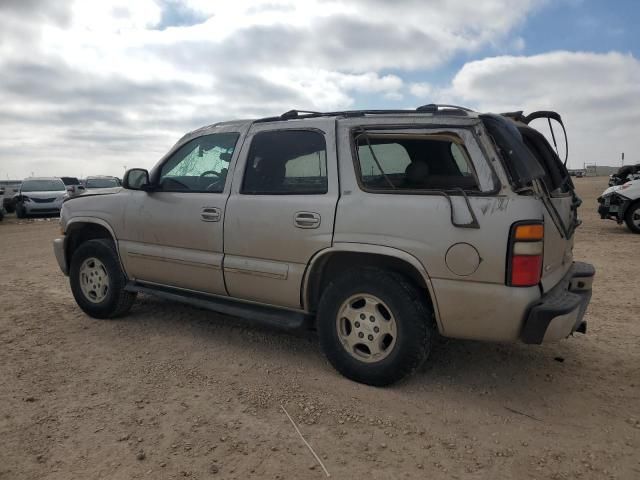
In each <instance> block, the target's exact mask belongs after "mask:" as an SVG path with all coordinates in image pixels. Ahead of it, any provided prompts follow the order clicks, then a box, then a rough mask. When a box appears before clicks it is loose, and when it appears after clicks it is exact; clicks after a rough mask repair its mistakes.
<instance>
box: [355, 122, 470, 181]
mask: <svg viewBox="0 0 640 480" xmlns="http://www.w3.org/2000/svg"><path fill="white" fill-rule="evenodd" d="M355 141H356V147H357V151H358V164H359V167H360V180H361V183H362V185H363V187H364V188H365V189H369V190H388V191H394V190H452V189H457V188H462V189H464V190H477V189H478V183H477V181H476V178H475V175H474V173H473V167H472V165H471V163H470V160H469V157H468V154H467V151H466V149H465V148H464V146H463V145H462V144H460V143H458V142H459V140H458V139H457V138H454V137H452V136H451V135H415V134H410V135H407V134H401V135H393V134H376V135H371V134H369V135H366V134H361V135H359V136H358V137H357V138H356V140H355Z"/></svg>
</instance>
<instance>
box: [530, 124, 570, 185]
mask: <svg viewBox="0 0 640 480" xmlns="http://www.w3.org/2000/svg"><path fill="white" fill-rule="evenodd" d="M520 133H521V134H522V140H523V141H524V144H525V145H526V146H527V148H528V149H529V151H530V152H531V153H532V154H533V156H534V157H535V158H536V160H538V162H540V165H542V168H544V171H545V175H544V176H543V177H542V181H543V182H544V183H545V185H546V187H547V190H549V192H551V193H552V194H561V193H567V192H569V191H571V190H572V189H573V183H572V182H571V178H570V177H569V172H568V171H567V169H566V167H565V166H564V165H563V164H562V161H561V160H560V158H559V157H558V155H557V154H556V152H555V151H554V150H553V149H552V148H551V145H549V142H547V139H546V138H544V135H542V134H541V133H540V132H538V131H537V130H535V129H533V128H531V127H521V128H520Z"/></svg>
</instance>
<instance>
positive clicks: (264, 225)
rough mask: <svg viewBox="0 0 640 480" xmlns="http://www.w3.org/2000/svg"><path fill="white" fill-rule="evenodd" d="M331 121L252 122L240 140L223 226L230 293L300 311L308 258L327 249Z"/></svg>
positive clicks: (332, 198) (334, 177)
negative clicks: (236, 165) (244, 138)
mask: <svg viewBox="0 0 640 480" xmlns="http://www.w3.org/2000/svg"><path fill="white" fill-rule="evenodd" d="M336 162H337V158H336V150H335V121H334V120H331V119H326V118H324V119H323V118H319V119H306V120H303V121H288V122H282V123H278V124H274V123H256V124H254V125H253V126H252V127H251V130H250V132H249V135H248V137H247V140H246V141H245V142H244V145H243V148H242V152H241V153H240V158H239V160H238V167H237V168H236V171H235V174H234V179H233V187H232V191H231V196H230V197H229V201H228V203H227V212H226V216H225V226H224V250H225V257H224V279H225V284H226V286H227V290H228V292H229V295H230V296H232V297H237V298H241V299H245V300H253V301H258V302H262V303H268V304H274V305H278V306H284V307H291V308H300V307H301V299H300V291H301V286H302V279H303V276H304V272H305V269H306V266H307V264H308V262H309V260H310V259H311V257H312V256H313V255H314V254H316V253H317V252H319V251H320V250H322V249H324V248H328V247H330V246H331V243H332V238H333V226H334V216H335V209H336V204H337V201H338V191H339V190H338V174H337V163H336Z"/></svg>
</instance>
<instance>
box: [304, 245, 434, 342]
mask: <svg viewBox="0 0 640 480" xmlns="http://www.w3.org/2000/svg"><path fill="white" fill-rule="evenodd" d="M365 266H368V267H377V268H383V269H387V270H391V271H394V272H397V273H400V274H402V275H404V276H405V277H407V278H409V280H411V281H412V282H413V283H414V284H415V285H417V286H418V287H419V288H422V289H424V290H426V292H427V296H428V301H429V303H430V305H431V307H432V309H433V314H434V316H435V319H436V323H437V325H438V329H439V330H440V331H441V332H442V331H443V330H442V327H441V323H440V314H439V312H438V304H437V301H436V297H435V294H434V291H433V285H432V283H431V278H430V277H429V274H428V273H427V270H426V269H425V268H424V266H423V265H422V263H421V262H420V261H419V260H418V259H417V258H416V257H414V256H413V255H411V254H409V253H407V252H405V251H403V250H398V249H395V248H392V247H385V246H382V245H371V244H356V243H349V244H334V246H333V247H331V248H327V249H325V250H322V251H320V252H318V253H317V254H316V255H315V256H314V257H313V258H312V259H311V261H310V262H309V264H308V265H307V269H306V272H305V276H304V279H303V284H302V291H301V302H302V306H303V308H304V309H305V310H307V311H309V312H314V311H315V310H316V307H317V305H318V302H319V300H320V296H321V295H322V291H323V289H324V287H325V286H326V285H327V284H328V283H329V281H330V280H331V279H332V278H335V277H336V276H338V275H340V273H342V272H344V271H346V270H348V269H351V268H357V267H365Z"/></svg>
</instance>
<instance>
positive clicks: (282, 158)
mask: <svg viewBox="0 0 640 480" xmlns="http://www.w3.org/2000/svg"><path fill="white" fill-rule="evenodd" d="M240 193H243V194H245V195H294V194H307V195H309V194H323V193H327V147H326V143H325V139H324V135H323V134H322V133H320V132H317V131H312V130H277V131H272V132H260V133H257V134H256V135H255V136H254V137H253V140H252V142H251V148H250V150H249V155H248V157H247V166H246V169H245V172H244V179H243V182H242V189H241V191H240Z"/></svg>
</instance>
